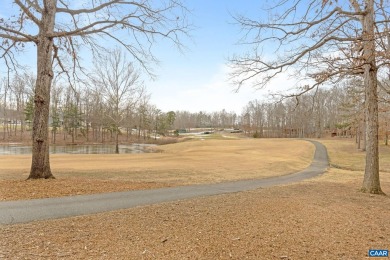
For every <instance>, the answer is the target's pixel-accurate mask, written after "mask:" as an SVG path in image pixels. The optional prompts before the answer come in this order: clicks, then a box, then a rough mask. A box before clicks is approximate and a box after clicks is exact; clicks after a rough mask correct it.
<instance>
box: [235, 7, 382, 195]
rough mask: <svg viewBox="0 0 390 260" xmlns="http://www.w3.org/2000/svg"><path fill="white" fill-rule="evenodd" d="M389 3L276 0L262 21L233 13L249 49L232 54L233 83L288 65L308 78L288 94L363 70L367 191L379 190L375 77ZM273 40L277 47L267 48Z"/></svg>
mask: <svg viewBox="0 0 390 260" xmlns="http://www.w3.org/2000/svg"><path fill="white" fill-rule="evenodd" d="M386 5H387V6H386ZM388 5H389V2H388V1H379V0H378V1H374V0H364V1H357V0H344V1H335V0H323V1H314V0H312V1H309V2H308V1H302V0H294V1H279V2H278V3H277V4H275V7H273V8H270V9H269V12H270V16H271V18H270V19H269V20H268V21H266V22H262V21H257V20H254V19H250V18H247V17H244V16H238V17H236V18H237V21H238V23H239V24H241V25H242V27H243V28H244V30H246V32H247V34H246V38H245V39H244V41H245V42H246V43H249V44H250V45H252V46H253V47H254V50H253V51H252V52H249V53H248V54H246V55H241V56H238V57H233V58H232V59H231V64H232V66H233V67H234V68H235V71H234V72H233V76H234V77H235V78H236V79H237V81H236V83H237V86H238V87H241V86H242V84H243V83H245V82H248V81H250V80H253V79H257V81H256V82H255V83H254V85H255V86H257V87H262V86H265V85H266V84H267V83H268V82H269V81H271V80H273V79H274V78H275V77H276V76H277V75H279V74H281V73H285V72H286V71H287V70H289V69H296V70H295V71H294V72H295V75H297V76H301V78H306V79H310V81H308V83H307V84H305V86H304V87H302V88H300V89H299V92H297V93H293V94H291V95H287V96H295V97H296V96H299V95H301V94H303V93H307V92H309V91H310V90H312V89H316V88H318V87H319V86H321V85H323V84H324V83H334V82H337V81H341V80H344V79H348V78H353V77H361V76H363V78H364V87H365V97H366V102H365V116H366V139H367V143H366V168H365V174H364V180H363V185H362V191H364V192H369V193H382V190H381V187H380V180H379V160H378V158H379V156H378V98H377V81H378V70H379V69H381V68H382V67H385V66H387V63H388V60H389V59H388V57H387V53H388V52H387V49H386V48H387V46H388V30H387V29H386V28H388V24H389V20H388V19H387V17H388V11H389V6H388ZM380 43H385V44H380ZM272 46H275V47H276V49H273V50H271V47H272ZM264 49H266V50H267V51H270V53H272V51H275V52H276V53H277V55H275V56H272V57H276V58H274V59H272V58H269V59H267V58H266V57H265V55H263V53H261V51H262V50H264Z"/></svg>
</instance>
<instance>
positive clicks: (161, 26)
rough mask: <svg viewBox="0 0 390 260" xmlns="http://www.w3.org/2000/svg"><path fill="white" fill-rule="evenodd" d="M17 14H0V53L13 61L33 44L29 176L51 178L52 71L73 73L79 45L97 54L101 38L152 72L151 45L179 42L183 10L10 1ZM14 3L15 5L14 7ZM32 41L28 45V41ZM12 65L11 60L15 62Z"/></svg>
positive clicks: (107, 2) (156, 4) (143, 4)
mask: <svg viewBox="0 0 390 260" xmlns="http://www.w3.org/2000/svg"><path fill="white" fill-rule="evenodd" d="M12 2H13V3H14V5H12V7H13V8H14V9H15V10H14V12H15V14H16V15H13V14H10V15H9V17H8V18H7V17H6V18H1V19H0V38H2V44H1V48H0V57H1V58H3V59H5V61H6V62H7V64H9V66H12V64H10V62H9V61H15V63H16V56H14V55H15V53H17V52H18V51H20V50H23V49H24V48H26V47H32V46H36V49H37V81H36V88H35V95H34V103H35V115H34V123H33V155H32V165H31V170H30V175H29V178H30V179H31V178H32V179H36V178H53V174H52V172H51V169H50V162H49V140H48V121H49V104H50V88H51V85H52V79H53V76H54V73H55V71H54V70H53V68H54V67H55V68H58V69H59V71H61V72H65V74H66V75H67V76H68V77H71V76H74V75H75V74H74V73H75V72H76V70H77V68H79V69H82V60H81V59H80V53H81V50H82V49H83V48H88V49H89V50H92V53H94V54H97V53H99V52H100V51H101V50H102V48H103V47H104V46H103V44H102V42H104V41H105V42H106V43H108V44H112V43H116V44H119V45H121V46H122V47H123V48H125V49H126V50H127V51H128V52H129V53H130V54H131V55H132V56H133V57H134V58H135V59H136V60H137V61H138V62H139V64H141V65H142V66H143V67H144V68H145V69H146V70H147V71H148V72H149V73H150V74H151V75H152V71H151V70H150V69H151V68H150V63H151V62H155V61H156V58H155V56H154V55H153V53H152V46H153V45H154V44H155V43H156V41H157V40H159V39H161V38H164V39H169V40H171V41H172V42H174V43H175V44H176V45H177V46H179V47H180V46H181V44H180V41H179V37H180V36H181V35H183V34H186V32H187V22H186V21H187V19H186V13H187V10H186V9H185V7H184V6H183V5H182V4H181V3H180V1H179V0H167V1H151V0H142V1H125V0H123V1H119V0H90V1H83V2H80V1H68V0H41V1H37V0H13V1H11V0H8V1H7V3H5V4H9V3H12ZM16 8H18V9H16ZM27 43H32V44H27ZM15 66H16V65H14V67H15Z"/></svg>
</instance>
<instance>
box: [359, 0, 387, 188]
mask: <svg viewBox="0 0 390 260" xmlns="http://www.w3.org/2000/svg"><path fill="white" fill-rule="evenodd" d="M366 3H367V6H366V12H367V14H366V15H365V16H364V20H363V43H364V53H363V58H364V61H365V65H364V87H365V95H366V101H365V117H366V133H365V134H366V141H367V142H366V168H365V172H364V180H363V186H362V191H364V192H369V193H376V194H380V193H383V192H382V190H381V186H380V181H379V151H378V141H379V140H378V92H377V66H376V62H375V41H374V31H375V27H374V0H367V2H366Z"/></svg>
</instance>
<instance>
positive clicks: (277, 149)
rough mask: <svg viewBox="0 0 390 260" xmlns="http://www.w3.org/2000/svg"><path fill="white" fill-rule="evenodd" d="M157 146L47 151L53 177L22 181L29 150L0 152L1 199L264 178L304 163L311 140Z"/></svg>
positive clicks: (310, 152) (308, 158) (309, 154)
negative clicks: (105, 151) (136, 150)
mask: <svg viewBox="0 0 390 260" xmlns="http://www.w3.org/2000/svg"><path fill="white" fill-rule="evenodd" d="M158 149H159V152H157V153H147V154H119V155H116V154H112V155H52V156H51V167H52V171H53V173H54V175H55V176H56V178H57V179H55V180H49V181H47V180H38V181H25V179H26V178H27V176H28V172H29V167H30V161H31V156H28V155H20V156H1V157H0V200H15V199H29V198H43V197H54V196H64V195H75V194H89V193H98V192H112V191H123V190H136V189H150V188H159V187H167V186H175V185H189V184H200V183H215V182H222V181H234V180H240V179H255V178H267V177H272V176H278V175H285V174H290V173H293V172H296V171H299V170H302V169H304V168H306V167H307V166H308V165H309V164H310V163H311V161H312V158H313V154H314V145H312V144H311V143H309V142H307V141H303V140H293V139H237V140H236V139H224V140H214V139H211V140H192V141H186V142H181V143H176V144H170V145H164V146H159V147H158Z"/></svg>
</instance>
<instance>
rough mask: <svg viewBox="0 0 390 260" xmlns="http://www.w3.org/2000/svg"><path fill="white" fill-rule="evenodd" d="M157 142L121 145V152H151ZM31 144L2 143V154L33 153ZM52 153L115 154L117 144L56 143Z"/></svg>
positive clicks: (51, 150)
mask: <svg viewBox="0 0 390 260" xmlns="http://www.w3.org/2000/svg"><path fill="white" fill-rule="evenodd" d="M154 146H156V145H155V144H131V145H119V153H121V154H124V153H151V152H154V151H153V149H150V148H151V147H154ZM31 151H32V147H31V146H23V145H18V144H10V145H1V146H0V155H20V154H31ZM50 153H51V154H114V153H115V145H107V144H96V145H61V146H60V145H54V146H50Z"/></svg>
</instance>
